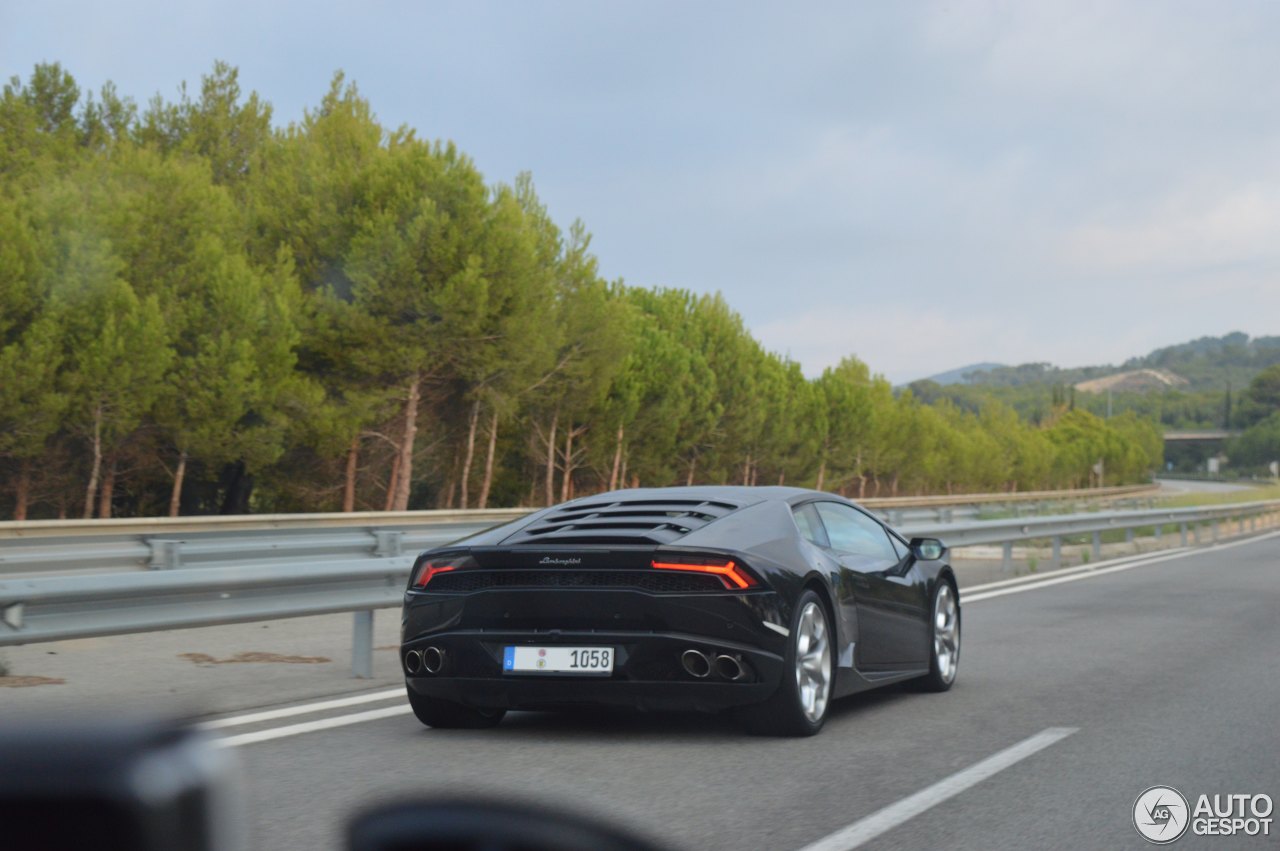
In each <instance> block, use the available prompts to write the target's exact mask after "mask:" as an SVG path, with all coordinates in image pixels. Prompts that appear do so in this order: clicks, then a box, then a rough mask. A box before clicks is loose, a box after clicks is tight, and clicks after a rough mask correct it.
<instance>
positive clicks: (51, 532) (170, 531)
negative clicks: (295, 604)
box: [0, 485, 1160, 541]
mask: <svg viewBox="0 0 1280 851" xmlns="http://www.w3.org/2000/svg"><path fill="white" fill-rule="evenodd" d="M1159 489H1160V488H1159V486H1158V485H1124V486H1121V487H1111V488H1077V489H1072V490H1056V491H1023V492H1012V493H1005V492H1001V493H971V494H954V495H942V496H900V497H880V498H875V499H863V500H859V504H860V505H863V506H865V507H867V508H869V509H871V510H873V511H877V512H880V513H882V514H884V515H885V516H886V517H887V516H889V515H891V514H892V515H894V516H908V515H905V514H902V512H905V511H907V510H910V509H922V510H923V509H930V510H932V511H935V512H942V514H935V515H932V516H935V517H936V518H937V519H939V520H943V519H946V515H947V513H948V510H949V509H963V508H965V507H967V506H978V505H987V506H989V505H1008V506H1013V505H1021V504H1028V503H1037V504H1038V503H1045V504H1052V503H1064V502H1080V501H1088V502H1108V501H1112V500H1115V499H1122V498H1126V497H1131V498H1132V497H1140V496H1150V495H1153V494H1155V493H1156V492H1157V491H1158V490H1159ZM533 510H535V509H530V508H487V509H465V510H457V511H454V510H445V511H361V512H332V513H326V514H236V515H215V516H206V517H136V518H130V517H115V518H110V519H106V520H70V519H67V520H6V521H0V541H4V540H10V539H41V538H51V537H57V538H60V539H66V538H72V537H75V538H81V537H85V538H100V537H104V536H113V537H114V536H127V535H133V536H136V537H140V538H141V537H147V538H162V537H164V536H166V535H168V536H187V535H194V534H200V533H215V532H237V533H248V532H279V531H282V530H288V531H290V532H293V531H299V530H302V529H336V528H350V527H355V528H376V529H406V530H407V529H419V528H424V527H429V526H436V527H438V526H445V525H451V524H466V525H472V524H474V525H475V527H476V528H484V527H486V526H494V525H497V524H498V523H506V522H508V521H511V520H517V519H519V518H521V517H523V516H525V515H526V514H529V513H530V512H531V511H533ZM915 516H919V517H926V516H930V515H926V514H921V515H915ZM895 522H897V521H895Z"/></svg>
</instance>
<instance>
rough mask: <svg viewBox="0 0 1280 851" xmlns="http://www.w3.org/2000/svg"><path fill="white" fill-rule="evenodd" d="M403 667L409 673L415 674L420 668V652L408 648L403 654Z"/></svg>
mask: <svg viewBox="0 0 1280 851" xmlns="http://www.w3.org/2000/svg"><path fill="white" fill-rule="evenodd" d="M404 669H405V670H406V671H408V672H409V673H411V674H416V673H418V672H419V671H421V670H422V654H421V653H419V652H418V651H417V650H410V651H409V652H408V653H406V654H404Z"/></svg>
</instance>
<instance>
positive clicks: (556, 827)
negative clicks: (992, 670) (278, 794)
mask: <svg viewBox="0 0 1280 851" xmlns="http://www.w3.org/2000/svg"><path fill="white" fill-rule="evenodd" d="M348 839H349V845H348V848H349V851H662V849H660V848H659V847H658V846H656V845H650V844H649V843H647V842H645V841H643V840H640V839H638V838H636V837H633V836H630V835H628V834H627V833H625V832H623V831H621V830H619V829H618V828H616V827H613V826H612V825H607V824H604V823H603V822H598V821H594V820H592V819H587V818H583V817H581V816H578V815H574V814H571V813H567V812H564V811H562V810H555V809H547V808H545V807H542V806H538V805H534V804H512V803H505V802H501V801H497V800H494V799H492V798H437V799H431V800H425V801H404V802H400V803H395V804H389V805H386V806H381V807H377V808H375V809H372V810H369V811H367V812H365V813H363V814H361V815H359V816H357V817H356V818H355V819H353V820H352V822H351V826H350V828H349V830H348Z"/></svg>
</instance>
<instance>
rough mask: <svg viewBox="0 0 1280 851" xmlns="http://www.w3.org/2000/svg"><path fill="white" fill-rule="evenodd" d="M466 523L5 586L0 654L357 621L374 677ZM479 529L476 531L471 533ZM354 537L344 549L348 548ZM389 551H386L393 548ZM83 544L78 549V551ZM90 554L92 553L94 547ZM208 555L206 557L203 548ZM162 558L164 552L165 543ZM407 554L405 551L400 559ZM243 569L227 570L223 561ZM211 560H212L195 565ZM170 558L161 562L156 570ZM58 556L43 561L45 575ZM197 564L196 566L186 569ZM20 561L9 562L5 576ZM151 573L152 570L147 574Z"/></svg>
mask: <svg viewBox="0 0 1280 851" xmlns="http://www.w3.org/2000/svg"><path fill="white" fill-rule="evenodd" d="M1274 514H1280V500H1272V501H1267V502H1250V503H1240V504H1235V505H1212V506H1203V507H1196V508H1173V509H1158V510H1149V511H1115V512H1095V513H1089V514H1071V515H1057V516H1049V517H1023V518H1010V519H1004V520H985V521H976V522H972V523H949V524H936V523H935V524H916V525H907V526H904V527H902V529H901V531H903V532H904V533H906V534H908V535H920V536H928V537H941V538H943V540H944V541H946V542H947V543H948V545H950V546H952V547H961V546H973V545H978V544H1003V546H1004V556H1005V559H1006V562H1007V561H1008V560H1009V559H1010V557H1011V553H1012V546H1013V542H1015V541H1025V540H1033V539H1049V540H1051V541H1052V542H1053V548H1054V554H1055V560H1056V559H1057V558H1058V557H1059V556H1060V553H1061V544H1062V539H1063V538H1064V537H1067V536H1075V535H1081V534H1088V533H1092V535H1093V546H1094V553H1095V556H1096V555H1098V554H1099V553H1100V547H1101V535H1102V533H1103V532H1106V531H1109V530H1127V531H1128V532H1129V533H1130V534H1132V531H1133V530H1135V529H1139V528H1145V527H1155V528H1156V530H1157V531H1159V530H1162V529H1165V528H1168V529H1174V528H1176V529H1178V531H1179V533H1180V534H1181V536H1182V543H1183V545H1186V543H1187V536H1188V533H1190V534H1192V535H1194V537H1195V539H1196V541H1197V542H1198V541H1199V538H1200V529H1201V527H1202V526H1205V525H1206V524H1207V525H1209V526H1210V528H1211V534H1212V536H1213V538H1214V539H1215V540H1216V539H1217V537H1218V534H1219V526H1220V525H1221V524H1222V523H1225V522H1229V521H1237V522H1239V524H1240V531H1242V532H1243V531H1245V529H1244V527H1245V525H1246V523H1247V524H1248V525H1249V527H1250V528H1251V529H1252V528H1254V527H1255V526H1256V523H1257V520H1258V519H1259V518H1262V517H1266V516H1268V515H1274ZM461 525H462V524H453V523H438V524H436V526H435V527H434V529H433V530H432V531H431V532H429V533H428V532H423V531H421V530H418V531H414V532H412V533H410V532H406V530H403V529H394V528H393V529H382V528H374V529H368V530H363V531H358V530H349V529H348V530H336V532H335V534H334V535H333V536H332V537H330V536H327V535H322V534H319V532H318V530H308V531H307V533H306V534H305V535H302V536H301V537H300V538H299V539H298V542H296V546H291V547H282V546H280V539H279V538H278V537H276V538H273V537H270V536H264V535H261V534H257V535H255V534H246V535H244V536H243V537H242V538H240V539H238V540H237V539H233V540H231V541H230V543H228V542H227V541H222V542H207V543H205V544H203V545H202V544H200V543H199V542H195V543H192V544H191V546H190V547H187V546H185V545H184V546H183V547H179V548H178V549H177V553H178V555H179V560H178V563H176V564H168V565H158V566H161V567H163V566H167V567H170V568H176V567H179V566H181V569H160V570H132V571H126V572H114V573H98V574H89V575H84V574H81V575H63V576H48V575H39V574H38V573H37V574H36V575H32V576H27V577H13V578H7V579H0V646H6V645H17V644H32V643H36V642H42V641H56V640H61V639H67V638H81V637H89V636H104V635H118V634H122V633H133V632H149V631H154V630H166V629H178V628H184V627H198V626H213V625H218V624H232V623H242V622H247V621H262V620H274V619H277V618H288V617H301V616H307V615H319V614H330V613H334V612H354V613H355V625H354V632H353V642H352V657H353V671H354V673H355V675H356V676H365V677H367V676H370V675H371V673H372V654H373V611H374V610H375V609H379V608H389V607H394V606H398V605H399V604H400V601H401V599H402V594H403V590H404V586H405V584H406V582H407V581H408V573H409V570H410V568H411V567H412V563H413V555H412V554H411V552H412V551H411V550H410V548H408V547H407V546H406V544H407V543H408V542H411V541H413V542H417V541H422V543H420V544H419V543H414V545H413V548H414V549H417V548H422V547H426V546H430V545H431V544H433V543H438V542H439V541H438V540H431V541H427V540H425V538H423V537H421V536H430V537H432V538H440V537H441V536H444V537H447V538H453V537H456V536H457V535H459V534H464V533H465V530H462V529H461V528H460V526H461ZM466 525H472V526H474V525H476V524H466ZM348 539H350V540H348ZM393 541H394V542H395V545H392V544H391V543H390V542H393ZM338 542H345V543H346V544H347V545H349V546H352V547H357V548H364V550H365V551H364V552H363V553H361V555H359V556H356V557H354V558H352V557H341V558H333V557H330V558H328V559H321V558H318V557H317V556H316V552H317V550H319V549H323V548H325V547H328V546H330V545H334V544H336V543H338ZM81 543H84V542H81V541H77V545H79V544H81ZM90 546H93V544H90ZM130 546H131V545H127V544H121V545H120V547H119V548H118V549H117V550H113V551H112V557H113V558H117V559H122V560H124V561H135V560H137V559H140V558H148V559H152V558H154V553H155V551H156V549H157V548H156V547H155V546H149V547H147V548H145V552H143V551H138V550H136V549H130V548H129V547H130ZM202 546H203V547H204V548H203V549H202V548H201V547H202ZM159 550H161V551H163V550H164V547H163V546H160V547H159ZM406 551H409V552H410V554H406ZM232 553H234V554H235V558H238V559H242V560H243V561H242V562H240V563H237V564H231V563H228V561H227V559H228V558H229V554H232ZM205 555H209V556H210V558H209V560H207V561H205V562H203V563H199V562H198V559H200V558H203V557H204V556H205ZM166 558H168V555H163V554H162V556H161V559H160V560H161V561H164V559H166ZM53 562H56V560H55V559H47V560H46V561H45V563H44V565H43V566H45V567H47V566H48V565H49V564H50V563H53ZM193 562H196V563H199V564H200V566H190V565H191V564H192V563H193ZM15 566H17V563H16V562H15V561H13V560H10V561H9V562H8V564H7V567H8V569H10V570H12V568H14V567H15ZM152 566H157V565H152Z"/></svg>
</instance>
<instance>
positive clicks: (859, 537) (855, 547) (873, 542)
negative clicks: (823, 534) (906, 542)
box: [817, 502, 898, 562]
mask: <svg viewBox="0 0 1280 851" xmlns="http://www.w3.org/2000/svg"><path fill="white" fill-rule="evenodd" d="M817 509H818V515H819V516H820V517H821V518H822V525H823V526H825V527H826V529H827V537H829V538H830V539H831V547H832V549H834V550H837V551H839V552H842V553H849V554H851V555H860V556H870V557H871V558H877V559H883V560H885V561H892V562H896V561H898V556H897V554H896V553H895V552H894V549H893V546H892V545H891V544H890V543H889V536H888V535H887V534H886V533H885V531H884V527H883V526H881V525H880V524H879V523H877V522H876V521H874V520H872V519H871V518H870V517H868V516H867V515H865V514H863V513H862V512H861V511H858V510H856V509H853V508H850V507H849V506H847V505H841V504H839V503H837V502H819V503H817Z"/></svg>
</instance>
